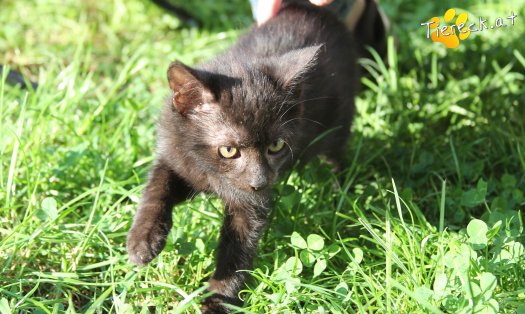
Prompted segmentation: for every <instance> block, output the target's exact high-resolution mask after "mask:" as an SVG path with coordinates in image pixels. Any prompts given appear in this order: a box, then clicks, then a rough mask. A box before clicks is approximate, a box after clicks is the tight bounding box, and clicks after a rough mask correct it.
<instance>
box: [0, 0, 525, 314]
mask: <svg viewBox="0 0 525 314" xmlns="http://www.w3.org/2000/svg"><path fill="white" fill-rule="evenodd" d="M247 2H248V1H244V0H236V1H204V2H203V1H201V2H199V4H187V6H188V9H189V10H191V11H192V12H194V13H195V14H196V15H198V16H199V17H201V18H202V19H203V20H205V21H206V22H205V25H204V26H203V27H202V28H185V27H183V26H182V25H181V24H180V22H179V21H178V20H177V19H176V18H174V17H172V16H170V15H169V14H167V13H166V12H163V11H161V10H160V9H158V8H156V7H155V6H154V5H153V4H151V3H150V2H149V1H139V0H130V1H122V0H114V1H99V2H94V1H74V0H68V1H63V2H60V4H59V3H58V2H55V1H50V0H45V1H32V2H31V4H29V3H28V2H27V1H24V2H21V1H13V0H8V1H3V2H2V10H0V20H2V27H1V28H0V61H1V63H3V64H7V65H9V66H11V67H12V68H15V69H18V70H20V71H21V72H23V73H24V74H25V75H26V76H28V77H30V78H32V79H34V80H37V81H38V82H39V84H40V86H39V88H38V90H36V91H34V90H29V91H27V90H21V89H19V88H17V87H14V86H9V85H6V83H5V78H3V79H2V80H0V116H1V119H0V134H1V137H0V154H1V167H0V313H2V314H5V313H62V312H66V313H107V312H115V313H148V312H151V313H153V312H155V313H165V312H168V311H172V312H174V313H184V312H187V311H188V312H198V302H199V300H200V299H201V298H202V296H203V291H204V289H205V286H206V280H207V278H208V277H209V276H210V275H211V273H212V271H213V267H214V266H213V265H214V262H213V253H214V248H215V244H216V241H217V237H218V233H219V227H220V224H221V211H222V205H221V204H220V202H219V201H218V200H217V199H215V198H213V197H210V196H199V197H197V198H196V199H195V200H193V201H191V202H187V203H185V204H183V205H180V206H178V207H177V208H176V209H175V210H174V228H173V230H172V232H171V234H170V236H169V241H168V244H167V247H166V249H165V250H164V251H163V253H162V254H161V255H160V256H159V257H158V258H156V259H155V260H154V261H153V262H152V263H151V265H149V266H148V267H144V268H138V267H135V266H133V265H131V264H130V263H128V262H127V255H126V251H125V238H126V233H127V230H128V229H129V227H130V225H131V221H132V217H133V214H134V212H135V209H136V205H137V202H138V200H139V198H140V195H141V189H142V188H143V185H144V182H145V177H146V175H147V171H148V169H149V167H150V165H151V162H152V160H153V157H152V150H153V148H154V143H155V140H154V124H155V119H156V117H157V116H158V113H159V109H160V107H161V103H162V102H163V101H164V98H165V96H166V94H167V90H168V89H167V84H166V82H165V70H166V68H167V65H168V64H169V62H170V61H172V60H174V59H180V60H181V61H183V62H186V63H188V64H194V63H197V62H199V61H201V60H204V59H206V58H209V57H211V56H213V55H214V54H216V53H217V52H219V51H221V50H223V49H225V48H226V47H228V46H229V45H230V44H231V43H232V42H234V41H235V39H236V38H237V37H238V35H239V34H241V33H242V32H243V31H244V30H245V29H246V28H247V27H248V26H249V24H250V21H251V19H250V16H249V14H250V11H249V6H248V4H247ZM383 2H384V3H383V6H384V8H385V11H386V12H387V13H388V14H389V16H391V17H392V20H393V22H394V25H395V26H396V37H397V41H398V46H399V48H398V50H397V52H396V51H395V50H394V49H391V50H390V52H389V58H388V61H389V62H387V63H386V64H384V63H382V62H375V61H374V62H365V64H364V66H365V67H367V68H368V70H369V72H370V73H371V75H370V76H369V78H367V79H363V85H364V86H365V89H363V91H362V92H361V93H360V94H359V97H358V99H357V109H358V115H357V117H356V119H355V123H354V126H353V136H352V139H351V141H350V143H349V145H348V151H347V154H348V159H349V160H350V161H351V163H350V164H349V167H348V169H346V171H345V172H344V175H343V177H342V178H336V177H334V175H333V174H332V173H331V171H330V168H329V167H328V166H327V165H325V164H324V163H323V162H322V161H313V162H312V163H311V164H310V165H309V166H308V167H306V169H304V170H301V171H300V172H292V174H291V175H290V177H289V178H288V179H286V180H284V181H282V182H280V183H279V184H278V185H277V186H276V187H275V189H276V190H277V191H278V195H279V196H280V197H279V198H277V199H276V202H275V209H274V211H273V214H272V215H273V217H272V220H273V221H272V224H271V227H270V229H269V231H268V232H267V234H266V235H265V237H264V239H263V240H262V242H261V246H260V249H259V256H258V257H257V260H256V264H255V269H254V270H253V271H252V272H251V274H252V278H253V280H252V281H251V282H250V284H249V285H248V286H247V287H246V289H245V290H244V291H243V294H242V296H243V298H244V299H245V300H246V302H245V310H246V312H248V313H250V312H251V313H353V312H359V313H497V312H501V313H525V250H524V247H523V244H524V241H525V239H524V236H523V218H524V214H523V210H524V207H525V206H524V205H525V197H524V191H525V123H524V121H525V93H524V92H523V91H524V86H525V83H524V81H525V53H524V52H525V43H524V41H523V40H522V35H523V33H524V32H525V23H524V20H523V17H525V3H524V2H523V1H512V2H506V1H501V2H495V1H477V2H474V1H472V2H469V4H462V6H464V7H462V9H465V10H467V11H468V12H469V14H471V16H472V21H474V20H477V16H478V15H481V16H484V17H485V16H487V17H489V16H490V17H498V16H502V17H504V16H507V15H509V14H510V13H511V11H513V12H514V13H516V14H517V15H518V18H517V20H516V24H515V26H514V27H512V28H510V27H509V28H505V29H497V30H492V31H489V30H487V31H486V32H481V33H478V34H475V35H472V36H471V38H469V39H468V40H466V41H464V42H463V43H461V44H460V47H459V48H457V49H446V48H444V46H442V45H441V44H437V43H432V42H431V41H429V40H427V39H425V30H424V29H423V28H422V27H420V26H419V24H420V23H422V22H424V21H426V20H428V19H429V18H430V17H432V16H438V15H441V16H442V15H443V13H444V11H445V10H446V9H447V8H449V7H452V6H453V4H452V3H451V2H446V1H445V2H440V3H439V4H438V3H432V2H424V1H415V2H408V1H400V0H396V1H388V3H387V2H386V1H383ZM469 20H470V18H469ZM391 45H392V46H393V41H392V42H391ZM376 61H377V60H376Z"/></svg>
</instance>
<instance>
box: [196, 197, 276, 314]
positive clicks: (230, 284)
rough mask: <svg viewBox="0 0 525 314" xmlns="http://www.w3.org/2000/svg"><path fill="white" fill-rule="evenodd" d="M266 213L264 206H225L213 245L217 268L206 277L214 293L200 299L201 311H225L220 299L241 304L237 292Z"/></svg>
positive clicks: (264, 224) (265, 222)
mask: <svg viewBox="0 0 525 314" xmlns="http://www.w3.org/2000/svg"><path fill="white" fill-rule="evenodd" d="M250 207H251V205H250ZM267 214H268V213H267V210H266V209H252V208H243V207H239V208H233V207H232V206H229V207H228V208H227V209H226V210H225V217H224V224H223V226H222V229H221V236H220V240H219V245H218V247H217V268H216V270H215V273H214V274H213V277H212V278H211V279H210V281H209V284H210V286H209V290H210V291H212V292H214V294H213V295H212V296H211V297H209V298H208V299H206V300H204V302H203V305H202V312H203V313H205V314H212V313H213V314H218V313H228V312H229V310H228V309H227V308H226V307H225V306H223V305H222V304H223V303H229V304H235V305H241V303H242V302H241V300H240V299H239V297H238V293H239V291H240V290H241V289H242V288H243V287H244V285H245V283H246V279H247V278H248V275H249V274H248V272H247V271H246V270H251V269H252V261H253V258H254V256H255V254H256V251H257V243H258V242H259V239H260V237H261V235H262V233H263V232H264V229H265V227H266V224H267V219H268V216H267Z"/></svg>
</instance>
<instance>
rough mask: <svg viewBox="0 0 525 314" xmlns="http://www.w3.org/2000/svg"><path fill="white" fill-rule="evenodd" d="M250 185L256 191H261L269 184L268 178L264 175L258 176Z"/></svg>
mask: <svg viewBox="0 0 525 314" xmlns="http://www.w3.org/2000/svg"><path fill="white" fill-rule="evenodd" d="M250 186H251V187H252V190H254V191H260V190H262V189H264V188H265V187H267V186H268V178H266V177H264V176H260V177H256V178H254V179H253V180H252V181H251V182H250Z"/></svg>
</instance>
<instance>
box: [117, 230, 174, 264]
mask: <svg viewBox="0 0 525 314" xmlns="http://www.w3.org/2000/svg"><path fill="white" fill-rule="evenodd" d="M169 229H170V228H167V226H162V225H154V226H152V227H145V226H141V225H137V226H133V228H131V230H130V231H129V233H128V243H127V249H128V254H129V260H130V261H131V262H132V263H135V264H137V265H146V264H148V263H149V262H151V260H153V259H154V258H155V257H156V256H157V255H159V253H160V252H161V251H162V249H163V248H164V246H165V245H166V237H167V236H168V233H169Z"/></svg>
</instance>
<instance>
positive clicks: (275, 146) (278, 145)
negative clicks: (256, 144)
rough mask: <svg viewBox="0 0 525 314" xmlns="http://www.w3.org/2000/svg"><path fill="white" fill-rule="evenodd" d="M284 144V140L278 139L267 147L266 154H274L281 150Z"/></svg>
mask: <svg viewBox="0 0 525 314" xmlns="http://www.w3.org/2000/svg"><path fill="white" fill-rule="evenodd" d="M284 144H285V143H284V140H283V139H282V138H278V139H277V140H275V141H274V142H273V143H271V144H270V145H269V146H268V152H269V153H270V154H276V153H278V152H280V151H281V150H282V149H283V147H284Z"/></svg>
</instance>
